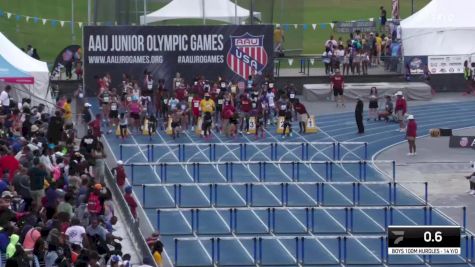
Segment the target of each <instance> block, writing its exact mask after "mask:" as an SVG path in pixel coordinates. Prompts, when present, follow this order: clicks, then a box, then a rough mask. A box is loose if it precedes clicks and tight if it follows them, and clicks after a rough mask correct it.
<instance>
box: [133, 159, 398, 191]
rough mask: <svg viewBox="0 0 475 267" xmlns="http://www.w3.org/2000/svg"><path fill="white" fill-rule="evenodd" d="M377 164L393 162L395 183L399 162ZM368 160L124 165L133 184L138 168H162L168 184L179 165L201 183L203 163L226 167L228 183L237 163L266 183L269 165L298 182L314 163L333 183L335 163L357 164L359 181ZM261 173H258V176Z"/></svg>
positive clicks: (362, 179)
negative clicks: (172, 170) (304, 169)
mask: <svg viewBox="0 0 475 267" xmlns="http://www.w3.org/2000/svg"><path fill="white" fill-rule="evenodd" d="M374 162H375V163H390V164H392V169H393V171H392V173H393V182H395V179H396V178H395V177H396V163H395V161H389V160H378V161H374ZM368 163H369V164H372V163H373V161H371V162H370V161H365V160H345V161H305V160H303V161H235V162H233V161H230V162H228V161H226V162H166V163H148V162H133V163H127V164H124V166H126V167H127V166H128V167H130V172H129V173H130V178H131V182H132V185H136V177H135V176H136V173H137V168H139V167H147V168H149V167H159V175H158V178H159V179H160V183H162V184H163V183H167V181H168V169H169V168H170V167H173V166H178V167H180V168H183V167H184V168H186V169H188V167H190V166H191V167H192V175H191V177H192V179H193V182H195V183H200V182H201V177H202V176H203V169H202V168H201V167H202V166H212V167H214V168H215V169H218V170H219V168H220V167H224V171H223V172H224V178H225V179H226V181H227V182H234V181H235V179H234V177H235V175H234V170H235V168H236V166H241V167H246V168H250V169H251V168H252V169H254V171H256V170H257V171H256V176H257V178H258V179H259V182H266V180H267V173H268V167H269V166H279V167H281V168H282V167H289V166H290V169H289V173H290V174H291V175H290V177H291V179H292V181H294V182H298V181H300V179H301V177H300V176H301V175H300V173H301V172H302V170H301V168H302V166H314V165H320V166H324V167H325V176H324V178H325V181H327V182H330V181H332V180H333V170H334V165H344V164H353V165H358V180H359V181H360V182H365V181H366V180H367V177H368V174H367V170H368ZM204 171H205V172H206V173H208V172H209V170H208V169H205V170H204ZM257 173H258V175H257Z"/></svg>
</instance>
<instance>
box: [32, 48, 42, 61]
mask: <svg viewBox="0 0 475 267" xmlns="http://www.w3.org/2000/svg"><path fill="white" fill-rule="evenodd" d="M31 57H32V58H34V59H36V60H40V55H39V54H38V50H37V49H36V48H33V52H32V53H31Z"/></svg>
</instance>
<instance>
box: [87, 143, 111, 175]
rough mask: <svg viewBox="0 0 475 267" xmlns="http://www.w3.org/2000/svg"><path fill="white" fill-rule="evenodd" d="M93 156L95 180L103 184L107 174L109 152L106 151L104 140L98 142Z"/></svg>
mask: <svg viewBox="0 0 475 267" xmlns="http://www.w3.org/2000/svg"><path fill="white" fill-rule="evenodd" d="M91 156H92V158H93V159H94V180H95V181H96V182H97V183H100V184H103V183H104V182H105V180H104V178H105V175H106V158H107V154H106V153H105V151H104V145H103V144H102V142H100V141H97V142H96V146H95V147H94V149H93V150H92V153H91Z"/></svg>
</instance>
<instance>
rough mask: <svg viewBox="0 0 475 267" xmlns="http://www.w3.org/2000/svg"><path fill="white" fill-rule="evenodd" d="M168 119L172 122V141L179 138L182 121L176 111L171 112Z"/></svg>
mask: <svg viewBox="0 0 475 267" xmlns="http://www.w3.org/2000/svg"><path fill="white" fill-rule="evenodd" d="M170 119H171V120H172V125H171V126H172V137H173V140H175V138H177V137H178V138H179V137H180V130H181V120H182V116H181V112H180V111H179V110H178V109H175V110H173V111H172V114H171V115H170Z"/></svg>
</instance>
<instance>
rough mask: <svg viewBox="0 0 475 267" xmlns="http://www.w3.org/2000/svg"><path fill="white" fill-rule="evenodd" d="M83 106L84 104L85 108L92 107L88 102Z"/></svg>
mask: <svg viewBox="0 0 475 267" xmlns="http://www.w3.org/2000/svg"><path fill="white" fill-rule="evenodd" d="M84 106H85V107H86V108H89V107H92V105H91V104H89V103H84Z"/></svg>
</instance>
